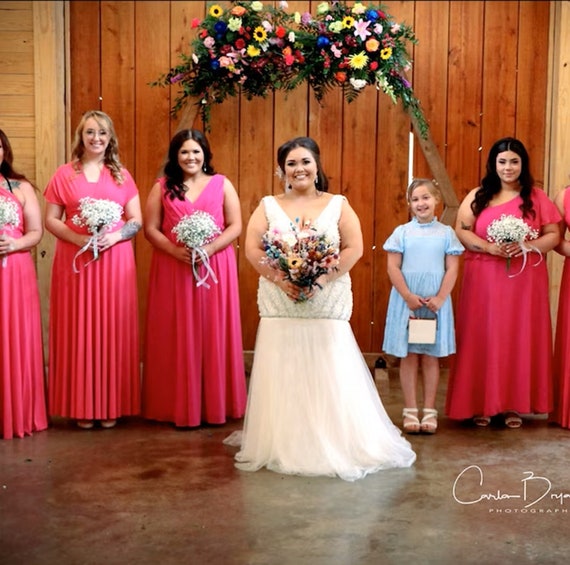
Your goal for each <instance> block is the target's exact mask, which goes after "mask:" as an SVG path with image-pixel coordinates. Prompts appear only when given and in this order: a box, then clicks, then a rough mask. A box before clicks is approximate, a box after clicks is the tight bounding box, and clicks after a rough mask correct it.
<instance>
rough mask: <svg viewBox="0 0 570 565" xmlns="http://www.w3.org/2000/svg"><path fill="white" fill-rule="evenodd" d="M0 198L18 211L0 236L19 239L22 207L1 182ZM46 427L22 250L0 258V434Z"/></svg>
mask: <svg viewBox="0 0 570 565" xmlns="http://www.w3.org/2000/svg"><path fill="white" fill-rule="evenodd" d="M11 182H12V184H14V183H15V182H17V181H11ZM16 190H17V189H16ZM0 199H2V200H3V201H4V202H9V203H13V206H15V207H16V209H17V213H18V224H17V225H6V226H4V227H3V228H1V229H0V234H6V235H9V236H11V237H15V238H19V237H22V235H23V234H24V228H25V226H24V217H23V212H22V205H21V204H20V201H19V200H18V199H17V198H16V196H14V194H13V193H12V192H10V191H9V190H8V189H7V188H5V187H4V183H3V182H0ZM0 205H2V203H0ZM8 205H10V204H8ZM47 427H48V420H47V409H46V383H45V373H44V354H43V344H42V325H41V316H40V297H39V293H38V284H37V276H36V269H35V265H34V261H33V258H32V254H31V252H30V251H29V250H27V251H20V252H17V253H10V254H8V255H6V256H5V257H4V258H2V257H1V256H0V437H2V438H4V439H11V438H14V437H17V438H23V437H24V436H29V435H32V433H33V432H38V431H41V430H45V429H46V428H47Z"/></svg>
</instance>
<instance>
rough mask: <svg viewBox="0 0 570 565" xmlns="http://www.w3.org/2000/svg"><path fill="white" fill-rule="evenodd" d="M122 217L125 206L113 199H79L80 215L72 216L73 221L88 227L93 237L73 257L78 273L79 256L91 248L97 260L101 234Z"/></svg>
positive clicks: (74, 266) (77, 224) (75, 269)
mask: <svg viewBox="0 0 570 565" xmlns="http://www.w3.org/2000/svg"><path fill="white" fill-rule="evenodd" d="M122 217H123V207H122V206H121V205H120V204H119V203H118V202H114V201H113V200H105V199H102V198H92V197H90V196H86V197H85V198H81V199H80V200H79V215H77V214H76V215H74V216H73V217H72V218H71V221H72V223H73V224H75V225H76V226H78V227H80V228H82V227H85V228H87V231H88V232H89V233H90V234H91V237H90V238H89V241H88V242H87V243H86V244H85V245H84V246H83V247H82V248H81V249H80V250H79V251H78V252H77V253H76V255H75V257H74V258H73V270H74V271H75V272H76V273H78V272H79V270H78V269H77V267H76V265H75V260H76V259H77V257H78V256H79V255H81V254H82V253H84V252H85V251H87V249H89V248H91V249H92V251H93V261H96V260H97V259H98V258H99V248H98V246H97V239H98V237H99V235H101V233H102V232H104V231H105V230H107V229H109V228H111V227H113V226H114V225H115V224H117V223H118V222H120V221H121V218H122ZM89 263H91V261H89V262H88V263H86V265H85V266H87V265H88V264H89Z"/></svg>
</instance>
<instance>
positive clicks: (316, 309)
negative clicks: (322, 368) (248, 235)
mask: <svg viewBox="0 0 570 565" xmlns="http://www.w3.org/2000/svg"><path fill="white" fill-rule="evenodd" d="M344 200H345V198H344V196H341V195H340V194H336V195H334V196H333V197H332V198H331V199H330V201H329V203H328V204H327V205H326V207H325V209H324V210H323V211H322V212H321V214H320V215H319V216H318V218H316V220H314V221H313V222H312V225H313V226H314V227H315V228H316V229H317V230H318V231H319V232H323V233H326V234H327V235H328V236H329V238H330V239H331V241H332V242H333V243H335V244H336V245H340V233H339V230H338V222H339V219H340V214H341V209H342V204H343V202H344ZM263 205H264V207H265V215H266V217H267V221H268V223H269V228H270V229H272V228H278V229H280V230H287V229H289V227H290V225H291V220H290V218H289V217H288V216H287V214H286V213H285V211H284V210H283V208H281V206H279V203H278V202H277V200H276V199H275V197H273V196H266V197H264V198H263ZM257 304H258V306H259V314H260V316H261V317H266V318H328V319H334V320H349V319H350V316H351V314H352V284H351V280H350V275H349V274H348V273H346V274H344V275H342V276H341V277H339V278H338V279H336V280H334V281H333V282H331V283H329V284H326V285H324V287H323V289H322V290H319V291H317V292H316V293H315V295H314V297H313V298H312V299H311V300H308V301H306V302H298V303H295V302H293V301H292V300H291V299H290V298H288V297H287V295H286V294H285V293H284V292H283V291H282V290H281V289H280V288H279V287H278V286H277V285H275V284H273V283H271V282H269V281H268V280H266V279H265V278H263V277H261V278H260V279H259V288H258V292H257Z"/></svg>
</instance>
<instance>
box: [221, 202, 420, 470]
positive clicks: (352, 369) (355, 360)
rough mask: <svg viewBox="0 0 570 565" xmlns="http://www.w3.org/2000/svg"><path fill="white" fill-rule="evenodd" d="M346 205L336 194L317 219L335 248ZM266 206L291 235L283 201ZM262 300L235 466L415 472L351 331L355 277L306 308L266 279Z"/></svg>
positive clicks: (274, 223) (277, 226) (330, 287)
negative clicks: (404, 469) (410, 468)
mask: <svg viewBox="0 0 570 565" xmlns="http://www.w3.org/2000/svg"><path fill="white" fill-rule="evenodd" d="M343 201H344V197H343V196H341V195H335V196H333V198H332V199H331V200H330V201H329V203H328V204H327V206H326V208H325V209H324V210H323V212H322V213H321V215H320V216H319V217H318V219H317V220H316V221H315V222H314V223H313V225H314V227H315V228H316V229H317V230H318V231H319V232H324V233H326V234H327V236H328V237H329V240H330V241H332V242H336V244H337V245H338V244H339V243H340V235H339V230H338V221H339V218H340V214H341V210H342V204H343ZM263 205H264V207H265V213H266V216H267V220H268V223H269V229H270V230H277V231H287V230H288V229H289V225H290V222H291V220H290V219H289V218H288V217H287V215H286V214H285V212H284V211H283V209H282V208H281V207H280V206H279V204H278V202H277V200H276V199H275V198H274V197H272V196H270V197H265V198H264V199H263ZM257 301H258V307H259V314H260V317H261V319H260V322H259V328H258V332H257V339H256V344H255V354H254V361H253V367H252V373H251V379H250V393H249V398H248V405H247V411H246V417H245V425H244V430H243V435H242V437H241V445H240V447H241V449H240V450H239V452H238V453H237V454H236V461H237V463H236V466H237V467H238V468H239V469H241V470H244V471H256V470H258V469H260V468H262V467H266V468H267V469H269V470H271V471H275V472H279V473H285V474H294V475H306V476H316V475H320V476H329V477H340V478H342V479H344V480H347V481H354V480H356V479H361V478H363V477H365V476H366V475H367V474H369V473H374V472H377V471H379V470H381V469H390V468H397V467H404V468H405V467H410V466H411V465H412V464H413V463H414V461H415V458H416V455H415V453H414V451H413V450H412V448H411V446H410V444H409V443H408V441H407V440H406V439H404V437H403V436H402V434H401V432H400V430H399V429H398V428H397V427H396V426H394V424H393V423H392V421H391V420H390V418H389V416H388V414H387V413H386V411H385V409H384V407H383V405H382V402H381V400H380V397H379V395H378V391H377V389H376V387H375V384H374V380H373V379H372V376H371V372H370V369H369V368H368V366H367V365H366V361H365V360H364V357H363V356H362V353H361V352H360V349H359V347H358V344H357V342H356V339H355V337H354V334H353V332H352V329H351V327H350V323H349V319H350V316H351V314H352V289H351V279H350V275H349V273H346V274H344V275H342V276H341V277H339V278H338V279H336V280H334V281H333V282H331V283H329V284H326V285H325V286H324V287H323V289H322V291H321V290H319V291H318V292H317V293H316V295H315V297H314V298H312V299H311V300H308V301H306V302H299V303H295V302H292V301H291V300H290V299H289V298H288V297H287V295H286V294H285V293H284V292H283V291H282V290H281V289H280V288H279V287H278V286H277V285H275V284H273V283H271V282H269V281H268V280H267V279H265V278H264V277H260V279H259V289H258V295H257ZM228 439H229V438H228Z"/></svg>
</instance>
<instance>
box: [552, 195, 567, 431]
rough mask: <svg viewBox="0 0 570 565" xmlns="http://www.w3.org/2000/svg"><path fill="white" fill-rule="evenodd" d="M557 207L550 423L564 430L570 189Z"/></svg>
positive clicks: (559, 200) (565, 415)
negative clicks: (560, 262) (558, 266)
mask: <svg viewBox="0 0 570 565" xmlns="http://www.w3.org/2000/svg"><path fill="white" fill-rule="evenodd" d="M554 203H555V204H556V207H557V208H558V211H559V212H560V214H561V215H562V221H561V222H560V224H559V226H560V243H559V244H558V245H557V246H556V247H555V249H554V250H555V251H556V252H557V253H560V255H562V256H563V257H564V270H563V271H562V280H561V282H560V294H559V299H558V300H559V302H558V319H557V323H556V339H555V343H554V411H553V413H552V414H551V421H552V422H554V423H557V424H559V425H560V426H562V427H563V428H570V358H569V356H568V351H569V350H570V296H569V293H570V241H569V240H568V239H566V230H567V229H568V227H569V226H570V186H567V187H566V188H565V189H563V190H561V191H560V192H559V193H558V194H557V195H556V196H555V198H554Z"/></svg>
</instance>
